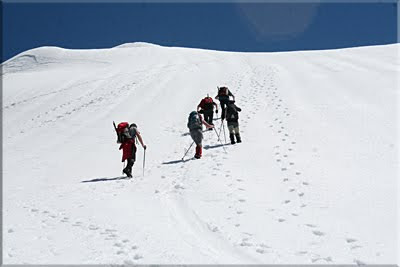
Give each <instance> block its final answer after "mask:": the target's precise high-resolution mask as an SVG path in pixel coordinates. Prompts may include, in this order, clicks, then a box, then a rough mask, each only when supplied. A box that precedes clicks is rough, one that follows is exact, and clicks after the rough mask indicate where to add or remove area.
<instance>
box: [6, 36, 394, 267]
mask: <svg viewBox="0 0 400 267" xmlns="http://www.w3.org/2000/svg"><path fill="white" fill-rule="evenodd" d="M121 47H124V49H120V48H121ZM399 47H400V46H399V45H398V44H393V45H385V46H373V47H362V48H352V49H340V50H330V51H309V52H300V51H299V52H285V53H233V52H218V51H207V50H201V49H186V48H171V47H169V48H168V47H162V46H157V45H146V44H143V43H140V44H136V45H135V44H127V45H122V46H120V47H116V48H111V49H100V50H66V49H61V48H55V47H42V48H37V49H33V50H29V51H26V52H24V53H21V54H20V55H18V56H16V57H14V58H12V59H10V60H8V61H7V62H5V63H4V64H3V76H2V79H3V107H2V108H3V119H4V120H3V155H4V160H3V240H4V243H3V250H4V251H3V261H4V263H7V264H11V263H14V264H18V263H30V264H46V263H47V264H49V263H51V264H56V263H58V264H61V263H63V264H73V263H75V264H79V263H81V264H82V263H87V264H92V263H96V264H102V263H108V264H110V263H118V264H122V263H126V264H136V263H138V264H147V263H149V264H150V263H154V264H181V263H186V264H190V263H218V264H223V263H237V264H247V263H298V264H312V263H315V264H328V263H332V264H342V263H345V264H360V263H371V264H383V263H385V264H388V263H390V264H394V263H397V262H398V255H399V247H398V239H399V236H398V206H397V204H398V199H397V197H396V195H397V193H398V188H399V187H398V186H399V185H398V181H397V178H398V166H399V165H398V164H399V162H398V154H397V150H398V142H397V141H398V129H397V123H398V117H397V115H398V110H397V107H396V106H397V99H398V93H399V90H398V89H399V87H398V81H397V77H399V58H398V56H399V53H398V52H399ZM219 85H227V86H228V87H229V88H230V89H231V91H232V92H233V93H234V94H235V96H236V100H237V105H238V106H239V107H241V108H242V112H241V114H240V129H241V133H242V139H243V143H242V144H236V145H234V146H232V145H226V146H225V147H222V146H221V145H220V144H219V142H218V141H217V138H216V134H215V132H214V131H209V132H205V134H204V135H205V139H204V156H203V158H202V159H201V160H185V161H181V158H182V156H183V154H184V151H185V149H186V148H187V147H188V146H189V145H190V144H191V139H190V136H188V135H187V134H186V133H187V128H186V122H187V121H186V120H187V116H188V114H189V113H190V112H191V111H192V110H195V108H196V106H197V104H198V103H199V101H200V100H201V98H202V97H204V96H205V95H206V94H207V93H209V94H210V95H211V96H215V94H216V90H217V89H216V86H219ZM113 120H114V121H116V122H120V121H129V122H135V123H136V124H137V125H138V127H139V130H140V131H141V133H142V136H143V139H144V141H145V143H146V144H147V145H148V149H147V151H146V166H145V175H144V177H143V176H142V164H143V149H142V148H141V147H139V149H138V153H137V158H138V159H137V162H136V164H135V166H134V178H133V179H125V178H121V177H122V176H121V169H122V167H123V166H122V163H121V151H119V150H118V144H116V136H115V132H114V129H113V126H112V121H113ZM215 123H216V126H217V129H219V127H220V121H215ZM224 149H226V152H225V150H224ZM193 154H194V149H193V148H192V151H190V152H189V155H190V156H189V157H188V158H190V157H192V156H193Z"/></svg>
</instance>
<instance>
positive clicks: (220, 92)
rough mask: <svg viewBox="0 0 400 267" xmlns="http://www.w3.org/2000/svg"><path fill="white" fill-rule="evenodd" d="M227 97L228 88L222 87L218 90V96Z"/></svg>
mask: <svg viewBox="0 0 400 267" xmlns="http://www.w3.org/2000/svg"><path fill="white" fill-rule="evenodd" d="M227 95H228V87H225V86H222V87H219V88H218V96H227Z"/></svg>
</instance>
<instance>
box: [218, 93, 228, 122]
mask: <svg viewBox="0 0 400 267" xmlns="http://www.w3.org/2000/svg"><path fill="white" fill-rule="evenodd" d="M219 104H220V105H221V118H225V116H226V114H225V109H226V106H227V105H228V104H229V96H220V97H219Z"/></svg>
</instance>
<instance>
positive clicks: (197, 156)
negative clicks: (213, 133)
mask: <svg viewBox="0 0 400 267" xmlns="http://www.w3.org/2000/svg"><path fill="white" fill-rule="evenodd" d="M201 152H202V149H201V146H196V155H194V157H195V158H196V159H199V158H201Z"/></svg>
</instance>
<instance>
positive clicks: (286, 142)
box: [255, 69, 362, 263]
mask: <svg viewBox="0 0 400 267" xmlns="http://www.w3.org/2000/svg"><path fill="white" fill-rule="evenodd" d="M269 73H270V75H269V76H267V77H266V79H267V80H268V82H269V86H268V88H267V89H266V90H265V97H266V99H267V106H268V108H271V109H272V110H273V111H274V112H273V114H274V116H273V117H272V118H269V120H268V121H266V123H268V124H269V128H270V129H271V130H272V131H273V132H274V133H275V134H276V136H277V139H278V140H279V141H278V142H279V143H278V144H277V145H276V146H275V147H274V149H273V151H274V157H275V161H276V163H277V164H278V166H279V168H280V170H281V172H282V178H281V179H282V182H283V183H284V184H285V185H287V192H288V196H287V198H285V199H284V200H282V205H283V206H284V209H285V210H287V211H288V215H289V216H291V217H292V218H295V219H297V218H298V217H299V216H301V210H302V209H304V208H306V207H308V206H309V204H308V203H307V201H306V199H305V197H306V194H307V192H308V190H307V189H308V188H309V187H310V182H308V181H307V179H305V178H304V176H303V174H302V171H301V170H300V169H299V168H298V167H297V165H296V162H295V161H294V160H292V155H293V153H294V152H295V147H296V144H297V142H296V140H295V139H294V138H293V136H292V134H289V131H288V129H287V126H286V123H285V122H286V119H287V118H288V117H290V116H291V113H290V111H289V109H288V108H287V107H285V105H284V99H283V98H282V97H281V96H280V94H279V91H278V87H277V86H276V85H275V78H274V77H275V75H274V74H275V73H276V70H274V69H270V71H269ZM265 82H266V80H264V83H265ZM257 85H258V86H262V84H259V83H258V82H255V86H257ZM288 205H292V206H291V208H290V209H288V208H287V206H288ZM287 220H288V218H286V217H278V218H277V221H278V222H280V223H284V222H286V221H287ZM304 226H305V227H307V228H309V229H310V233H311V234H312V235H313V236H314V237H316V238H318V239H321V238H324V237H325V236H326V235H327V233H325V232H324V231H321V230H319V227H318V226H317V225H314V224H305V225H304ZM355 242H357V240H355V239H353V238H346V243H347V244H351V247H350V249H351V250H353V249H357V248H362V246H361V245H359V244H352V243H355ZM305 254H307V255H309V256H311V262H313V263H314V262H319V261H323V262H326V263H330V262H334V260H333V258H332V257H331V256H326V257H323V256H321V255H318V254H314V253H312V252H307V251H299V252H298V253H297V255H305ZM354 261H355V262H356V261H359V260H357V259H355V260H354Z"/></svg>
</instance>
